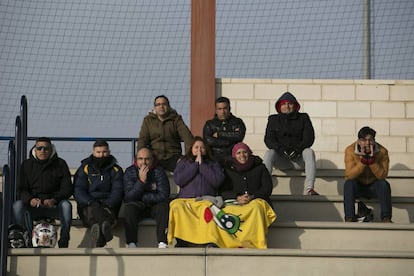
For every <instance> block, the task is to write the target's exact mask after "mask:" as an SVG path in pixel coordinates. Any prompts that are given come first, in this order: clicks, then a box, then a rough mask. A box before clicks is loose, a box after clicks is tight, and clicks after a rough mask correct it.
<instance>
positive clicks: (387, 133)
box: [216, 79, 414, 170]
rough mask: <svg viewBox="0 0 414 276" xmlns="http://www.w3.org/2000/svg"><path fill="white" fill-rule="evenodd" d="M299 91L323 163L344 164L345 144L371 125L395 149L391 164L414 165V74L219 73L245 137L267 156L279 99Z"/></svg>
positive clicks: (393, 166) (322, 166)
mask: <svg viewBox="0 0 414 276" xmlns="http://www.w3.org/2000/svg"><path fill="white" fill-rule="evenodd" d="M285 91H290V92H291V93H293V94H294V95H295V96H296V98H297V99H298V101H299V102H300V104H301V111H302V112H306V113H308V114H309V115H310V117H311V119H312V123H313V126H314V128H315V133H316V139H315V143H314V145H313V147H312V148H313V149H314V150H315V152H316V158H317V165H318V168H320V169H343V168H344V161H343V159H344V150H345V147H346V146H347V145H349V144H351V143H352V142H354V141H355V140H356V135H357V132H358V130H359V129H360V128H361V127H363V126H366V125H367V126H370V127H372V128H374V129H375V130H376V131H377V141H378V142H379V143H381V144H382V145H384V146H385V147H386V148H387V149H388V150H389V154H390V169H393V170H405V169H411V170H413V169H414V80H312V79H309V80H278V79H277V80H276V79H217V80H216V93H217V96H225V97H228V98H229V99H230V100H231V106H232V112H233V114H235V115H236V116H238V117H240V118H242V119H243V120H244V122H245V124H246V127H247V133H246V138H245V142H246V143H248V144H249V145H250V146H251V148H252V150H253V151H254V153H255V154H257V155H259V156H261V157H263V155H264V152H265V151H266V150H267V148H266V145H265V144H264V141H263V138H264V134H265V129H266V124H267V117H268V116H269V115H270V114H274V113H275V112H276V110H275V108H274V104H275V101H276V99H278V98H279V97H280V95H281V94H282V93H284V92H285Z"/></svg>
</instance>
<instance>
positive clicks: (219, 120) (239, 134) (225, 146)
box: [203, 97, 246, 165]
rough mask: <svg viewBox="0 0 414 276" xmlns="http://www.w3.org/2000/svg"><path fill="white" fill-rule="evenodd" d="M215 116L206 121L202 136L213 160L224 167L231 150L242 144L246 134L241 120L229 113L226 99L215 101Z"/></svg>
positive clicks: (228, 101) (228, 104)
mask: <svg viewBox="0 0 414 276" xmlns="http://www.w3.org/2000/svg"><path fill="white" fill-rule="evenodd" d="M215 103H216V114H215V115H214V118H213V119H211V120H208V121H207V122H206V123H205V125H204V128H203V136H204V140H205V141H206V143H207V145H208V146H209V147H210V149H211V151H212V154H213V158H214V159H215V160H216V161H217V162H219V163H220V164H221V165H224V161H225V160H226V159H231V149H232V148H233V146H234V145H235V144H237V143H239V142H242V141H243V139H244V136H245V134H246V126H245V125H244V122H243V120H242V119H240V118H237V117H236V116H234V115H233V114H232V113H231V112H230V100H229V99H228V98H226V97H219V98H217V99H216V102H215Z"/></svg>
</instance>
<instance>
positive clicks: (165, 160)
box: [9, 92, 392, 248]
mask: <svg viewBox="0 0 414 276" xmlns="http://www.w3.org/2000/svg"><path fill="white" fill-rule="evenodd" d="M275 110H276V114H273V115H270V116H269V118H268V124H267V127H266V134H265V137H264V141H265V144H266V146H267V147H268V151H267V152H266V153H265V155H264V159H263V160H262V159H261V158H260V157H259V156H256V155H254V154H253V152H252V150H251V149H250V147H249V146H248V145H247V144H246V143H243V139H244V136H245V133H246V126H245V124H244V122H243V120H242V119H241V118H238V117H236V116H235V115H233V114H232V113H231V107H230V100H229V99H228V98H226V97H219V98H217V99H216V101H215V114H214V117H213V118H212V119H210V120H207V121H206V123H205V125H204V128H203V137H199V136H195V137H194V136H193V134H192V133H191V131H190V130H189V128H188V127H187V125H186V124H185V123H184V121H183V119H182V117H181V116H180V115H179V113H177V111H175V110H174V109H173V108H171V106H170V102H169V99H168V98H167V97H166V96H165V95H160V96H157V97H156V98H155V99H154V108H153V110H152V111H151V112H150V113H149V114H148V115H147V116H146V117H145V118H144V119H143V123H142V126H141V130H140V132H139V139H138V151H137V153H136V156H135V160H134V162H133V164H132V165H131V166H129V167H128V168H126V169H125V170H124V169H123V168H121V167H120V166H119V165H118V164H117V160H116V158H115V156H113V155H112V154H111V151H110V146H109V144H108V142H107V141H103V140H97V141H95V143H94V144H93V148H92V153H91V154H90V155H89V156H88V157H86V158H85V159H84V160H82V161H81V165H80V167H79V168H78V169H77V171H76V173H75V175H74V179H73V183H72V180H71V175H70V171H69V168H68V166H67V164H66V162H65V161H64V160H63V159H61V158H60V157H58V154H57V151H56V148H55V147H54V145H53V143H52V141H51V140H50V139H49V138H47V137H41V138H38V139H37V140H36V142H35V145H34V146H33V148H32V149H31V150H30V158H29V159H27V160H24V161H23V163H22V165H21V168H20V171H19V174H18V181H17V187H18V189H17V192H18V200H17V201H16V202H14V205H13V217H14V218H13V224H12V226H13V227H16V225H20V226H22V229H25V230H26V231H27V232H28V233H33V235H32V240H31V241H30V240H29V241H28V242H27V241H26V242H21V243H20V244H23V245H26V246H37V247H54V246H55V244H56V243H57V244H58V246H59V247H61V248H65V247H68V246H69V242H70V228H71V223H72V205H71V203H70V201H69V199H70V197H71V196H74V198H75V200H76V204H77V212H78V215H79V217H80V219H81V221H82V223H83V225H84V226H85V227H87V228H89V230H90V237H91V240H92V242H93V244H94V246H96V247H104V246H105V245H106V244H107V243H108V242H109V241H111V240H112V239H113V234H112V229H113V227H114V225H115V224H116V223H117V221H118V218H119V211H120V208H121V205H122V204H123V206H124V215H123V221H124V230H125V239H126V246H127V247H130V248H134V247H137V246H138V244H139V237H138V227H139V222H140V221H141V220H143V219H144V218H148V217H150V218H153V219H155V221H156V237H157V242H158V247H159V248H166V247H172V246H175V247H200V246H202V247H206V246H207V247H209V246H212V247H220V248H237V247H249V248H267V241H266V235H267V231H268V227H269V226H270V225H271V224H272V223H273V222H274V221H275V220H276V217H277V215H276V213H275V211H274V209H273V206H272V202H271V200H270V196H271V194H272V189H273V185H272V176H271V174H272V170H273V167H276V168H279V169H282V170H284V169H291V168H293V169H298V170H304V171H305V175H306V178H305V187H306V191H305V192H306V194H307V195H310V196H317V195H319V194H318V193H317V192H316V191H315V174H316V161H315V153H314V151H313V150H312V149H311V146H312V145H313V143H314V140H315V133H314V129H313V126H312V122H311V119H310V117H309V115H308V114H307V113H302V112H300V111H299V110H300V104H299V102H298V101H297V99H296V98H295V96H294V95H293V94H291V93H290V92H286V93H284V94H283V95H281V96H280V98H279V99H277V100H276V102H275ZM182 142H184V152H185V154H184V155H182V152H183V149H182V146H181V143H182ZM345 162H346V170H345V178H346V182H345V186H344V191H345V193H344V210H345V218H344V219H345V221H349V222H351V221H357V220H358V219H360V217H358V214H356V213H355V200H356V198H358V197H360V196H365V197H368V198H371V197H378V198H379V200H380V202H381V219H382V221H383V222H391V217H392V214H391V210H392V208H391V190H390V185H389V183H388V182H387V181H386V180H385V178H386V177H387V174H388V164H389V159H388V152H387V150H386V149H385V148H384V147H383V146H381V145H380V144H378V143H376V141H375V130H373V129H371V128H369V127H364V128H362V129H361V130H360V131H359V133H358V138H357V140H356V142H355V143H353V144H352V145H350V146H349V147H348V148H347V149H346V152H345ZM167 172H170V173H172V174H173V178H174V182H175V183H176V184H177V186H178V187H179V192H178V194H177V195H176V197H175V198H173V199H171V194H170V184H169V179H168V176H167ZM49 219H59V221H60V233H59V239H58V240H57V236H58V235H57V233H56V231H55V230H54V229H53V227H51V223H50V222H48V220H49ZM364 219H365V217H364ZM36 224H37V225H36ZM34 225H35V227H34ZM39 225H40V226H39ZM52 226H53V225H52ZM13 233H14V232H13ZM20 236H23V235H20ZM20 236H19V237H20ZM141 238H142V237H141ZM17 239H18V238H17V236H10V235H9V241H10V244H12V243H13V242H14V240H17ZM12 240H13V241H12ZM13 244H14V245H12V246H11V247H24V246H23V245H22V246H18V244H19V243H16V242H14V243H13Z"/></svg>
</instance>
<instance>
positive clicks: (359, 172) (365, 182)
mask: <svg viewBox="0 0 414 276" xmlns="http://www.w3.org/2000/svg"><path fill="white" fill-rule="evenodd" d="M375 134H376V131H375V130H374V129H372V128H370V127H368V126H366V127H363V128H361V129H360V130H359V132H358V140H357V141H356V142H354V143H352V144H351V145H349V146H348V147H347V148H346V149H345V183H344V209H345V221H346V222H353V221H357V217H356V215H355V199H356V198H359V197H365V198H368V199H369V198H378V199H379V201H380V206H381V214H380V218H381V221H382V222H386V223H389V222H392V221H391V217H392V205H391V188H390V184H389V183H388V181H387V180H386V179H385V178H386V177H387V175H388V167H389V162H390V160H389V157H388V151H387V149H386V148H385V147H383V146H382V145H380V144H379V143H377V142H375Z"/></svg>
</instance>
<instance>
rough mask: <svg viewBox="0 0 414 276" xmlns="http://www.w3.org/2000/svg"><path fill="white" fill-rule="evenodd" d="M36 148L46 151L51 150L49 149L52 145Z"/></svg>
mask: <svg viewBox="0 0 414 276" xmlns="http://www.w3.org/2000/svg"><path fill="white" fill-rule="evenodd" d="M36 150H38V151H41V150H44V151H49V150H50V147H45V146H36Z"/></svg>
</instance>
